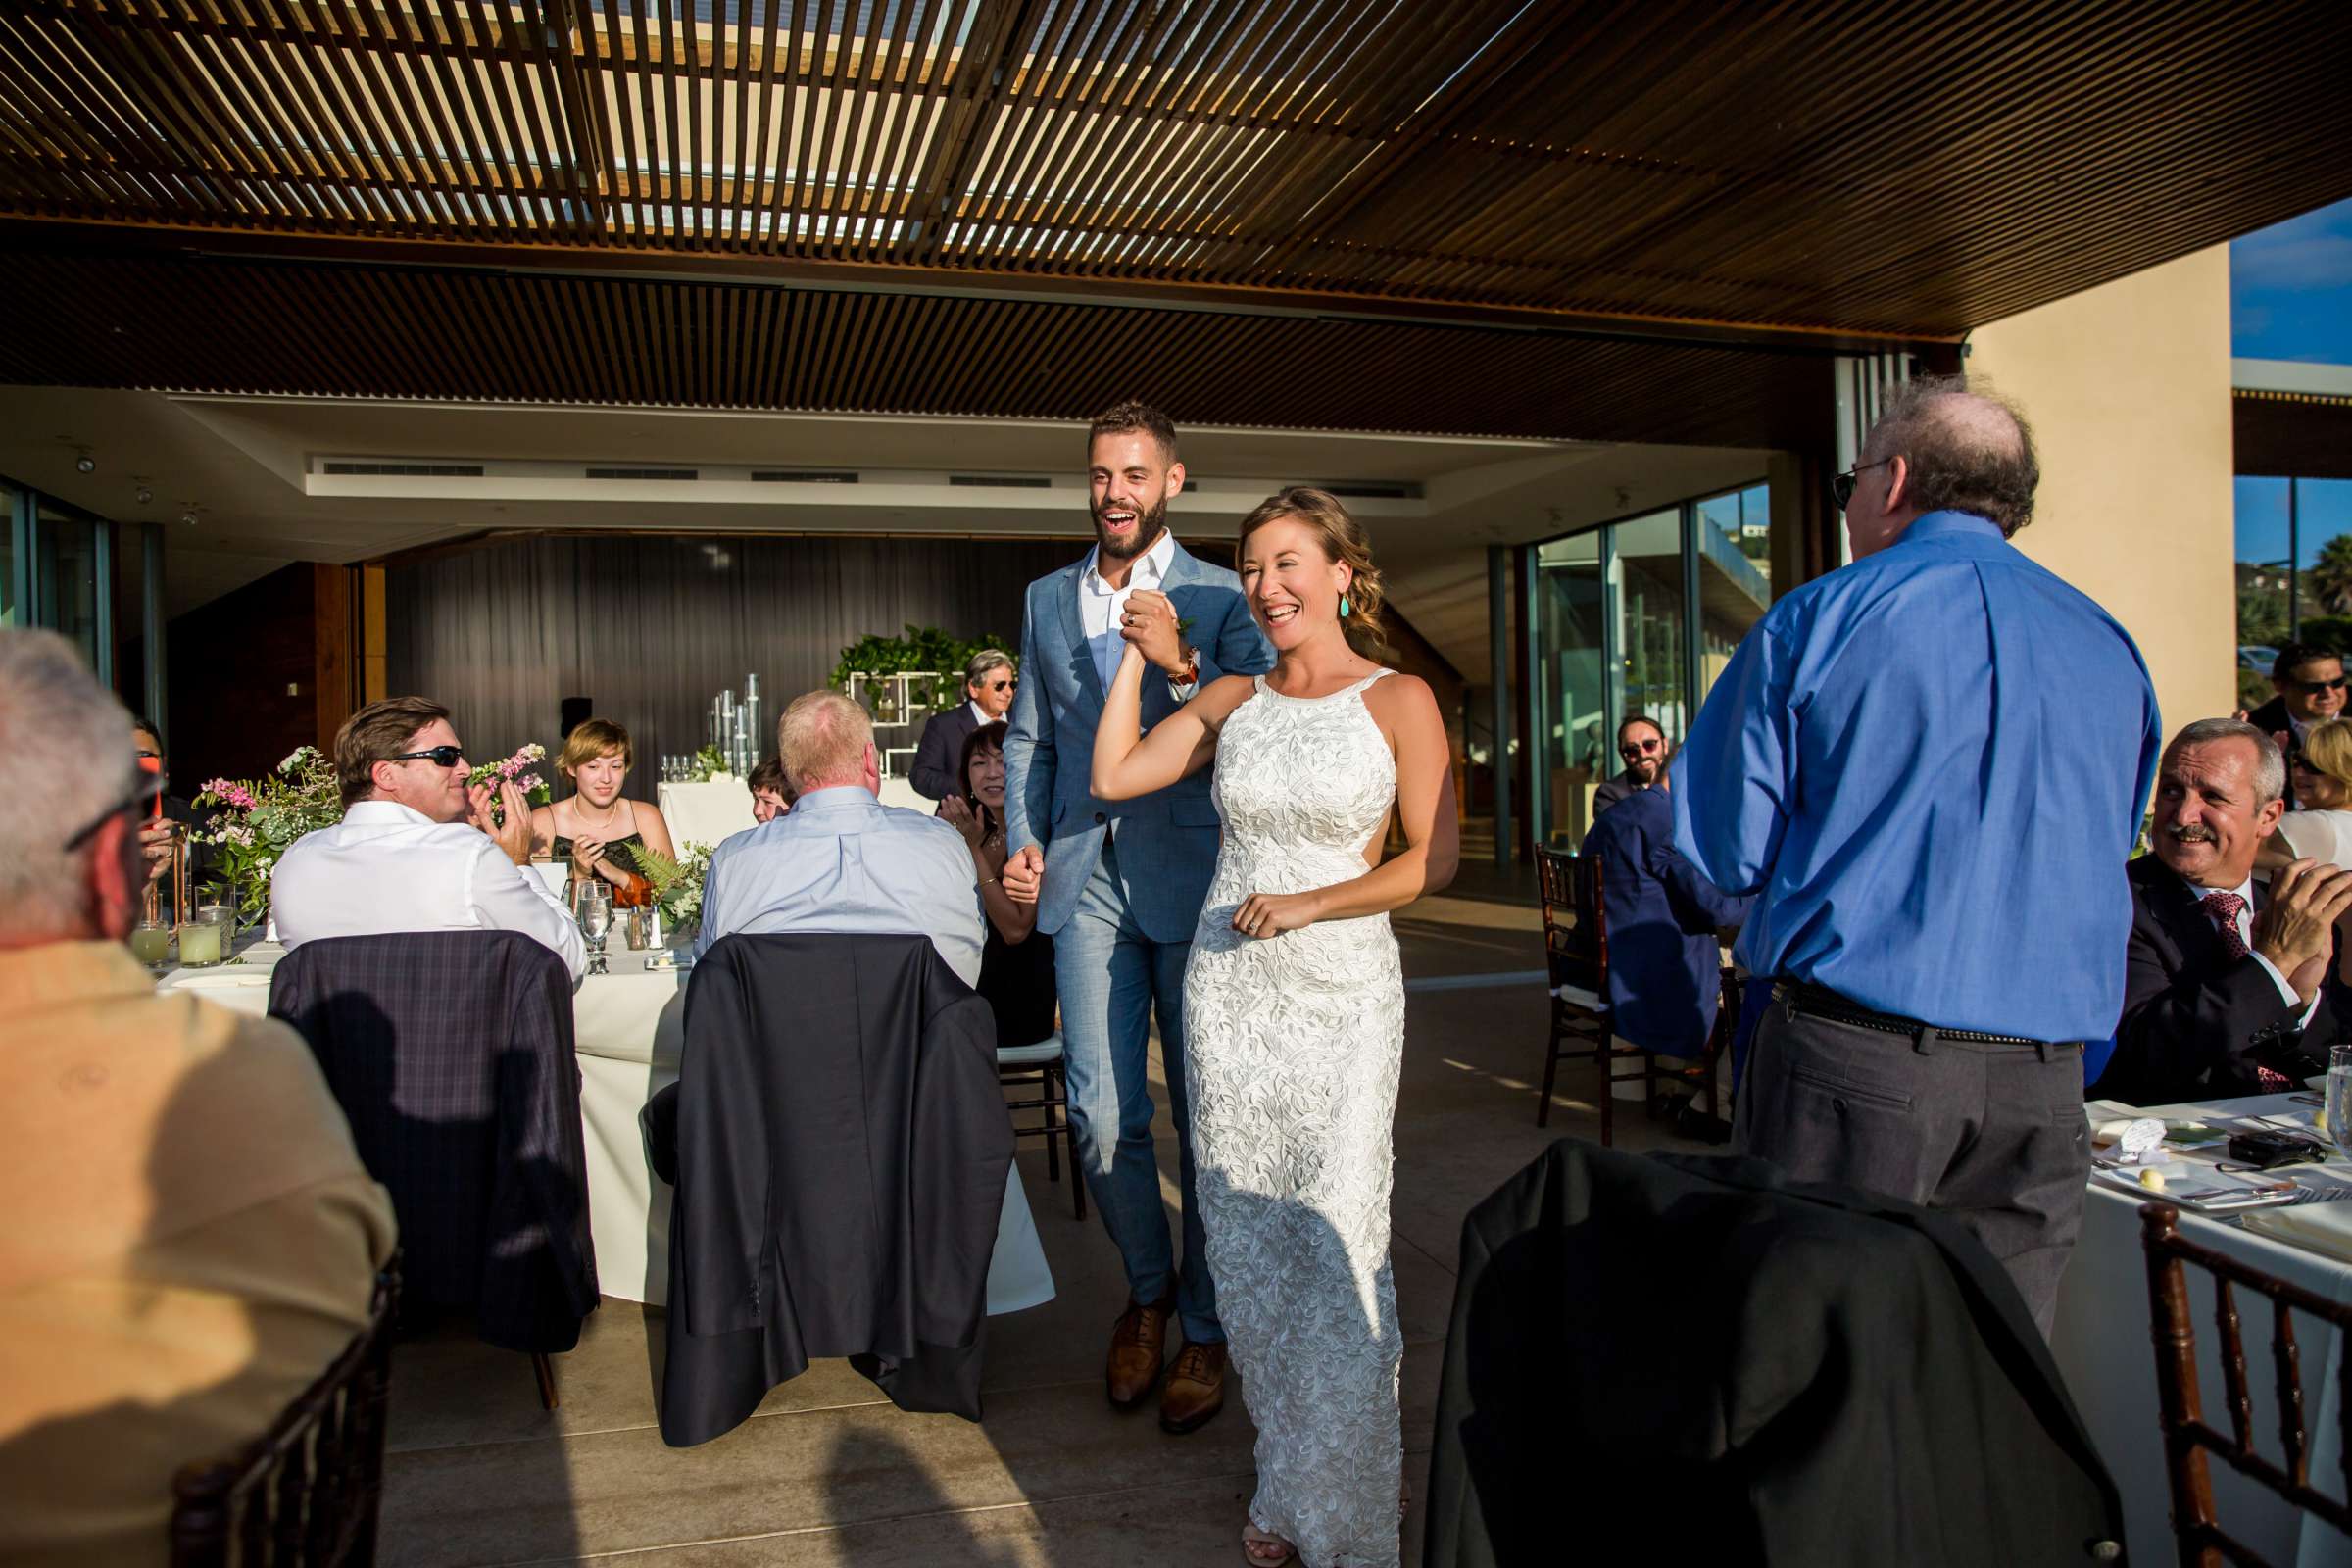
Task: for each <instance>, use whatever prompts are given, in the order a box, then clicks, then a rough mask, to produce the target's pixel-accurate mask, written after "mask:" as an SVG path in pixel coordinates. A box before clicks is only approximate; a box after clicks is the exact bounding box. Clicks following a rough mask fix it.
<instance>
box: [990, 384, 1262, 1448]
mask: <svg viewBox="0 0 2352 1568" xmlns="http://www.w3.org/2000/svg"><path fill="white" fill-rule="evenodd" d="M1087 465H1088V468H1089V474H1090V482H1091V486H1092V492H1091V493H1092V500H1091V503H1090V504H1091V506H1092V509H1093V513H1094V522H1095V548H1094V549H1093V550H1092V551H1091V552H1089V553H1088V555H1087V557H1086V559H1085V560H1083V561H1080V562H1077V563H1075V564H1072V565H1069V566H1065V567H1063V568H1062V569H1061V570H1060V571H1056V572H1054V573H1052V574H1051V575H1048V576H1045V577H1040V578H1039V579H1038V580H1037V581H1035V582H1033V583H1031V584H1030V585H1029V594H1028V602H1027V605H1026V607H1025V609H1024V611H1023V613H1022V621H1021V679H1020V682H1019V684H1018V686H1016V687H1015V688H1014V692H1013V699H1012V721H1011V729H1010V731H1009V733H1007V734H1006V736H1005V840H1006V846H1007V848H1008V849H1009V850H1010V852H1011V854H1010V858H1008V859H1007V860H1006V861H1005V872H1004V879H1005V892H1007V893H1008V894H1010V895H1011V896H1012V897H1014V898H1016V899H1022V900H1024V901H1026V900H1035V901H1036V902H1037V904H1038V913H1037V929H1038V930H1040V931H1042V932H1044V933H1045V934H1046V935H1048V936H1051V937H1052V938H1053V939H1054V979H1055V982H1056V985H1057V987H1058V989H1059V990H1060V993H1061V1037H1062V1048H1063V1051H1064V1066H1065V1069H1066V1071H1067V1074H1068V1079H1069V1095H1070V1134H1071V1144H1072V1147H1073V1159H1072V1163H1074V1164H1075V1165H1076V1166H1077V1167H1078V1169H1079V1171H1080V1172H1082V1173H1083V1175H1084V1177H1085V1180H1086V1186H1087V1191H1088V1193H1089V1194H1091V1195H1092V1196H1093V1198H1094V1200H1095V1203H1096V1206H1097V1207H1098V1208H1099V1209H1101V1210H1102V1214H1103V1227H1104V1228H1105V1229H1107V1230H1108V1231H1109V1232H1110V1239H1111V1240H1112V1241H1113V1242H1114V1243H1116V1244H1117V1246H1118V1249H1119V1255H1120V1257H1121V1258H1122V1259H1123V1260H1124V1261H1125V1263H1126V1266H1127V1290H1128V1296H1129V1302H1128V1306H1127V1310H1126V1311H1125V1312H1123V1313H1121V1314H1120V1317H1119V1321H1118V1324H1117V1326H1116V1328H1114V1329H1113V1331H1112V1333H1111V1342H1110V1354H1109V1358H1108V1361H1107V1364H1106V1366H1105V1368H1104V1377H1103V1381H1104V1387H1105V1391H1106V1392H1107V1393H1108V1394H1109V1396H1110V1401H1111V1403H1113V1404H1115V1405H1118V1406H1119V1407H1121V1408H1122V1409H1124V1408H1130V1407H1132V1406H1134V1405H1137V1404H1140V1403H1142V1402H1143V1399H1144V1397H1145V1396H1147V1395H1149V1394H1150V1393H1151V1392H1152V1387H1153V1386H1154V1385H1155V1384H1158V1383H1159V1381H1160V1372H1161V1363H1162V1359H1163V1346H1164V1345H1165V1342H1166V1336H1167V1324H1168V1319H1169V1317H1170V1316H1171V1315H1173V1316H1175V1317H1176V1318H1177V1319H1178V1321H1179V1324H1180V1326H1181V1328H1182V1329H1183V1332H1184V1345H1183V1348H1182V1349H1181V1351H1180V1352H1179V1353H1178V1355H1177V1356H1176V1359H1175V1364H1174V1365H1173V1366H1172V1367H1171V1368H1169V1369H1168V1372H1167V1382H1166V1386H1165V1387H1164V1388H1163V1389H1162V1390H1161V1393H1160V1401H1159V1422H1160V1425H1161V1427H1163V1428H1164V1429H1166V1430H1167V1431H1170V1432H1179V1433H1181V1432H1190V1431H1193V1430H1194V1429H1195V1428H1197V1427H1199V1426H1200V1425H1201V1424H1202V1423H1203V1422H1205V1421H1207V1420H1208V1419H1209V1418H1210V1417H1211V1416H1213V1415H1215V1414H1216V1413H1217V1411H1218V1410H1219V1409H1220V1408H1222V1406H1223V1403H1224V1397H1225V1396H1224V1387H1225V1330H1224V1329H1223V1327H1222V1326H1220V1325H1219V1324H1218V1322H1217V1307H1216V1292H1215V1288H1214V1286H1212V1285H1211V1284H1210V1282H1209V1277H1208V1261H1207V1255H1206V1249H1205V1246H1204V1244H1203V1242H1202V1240H1201V1217H1200V1211H1199V1209H1198V1208H1197V1207H1196V1205H1195V1203H1194V1201H1193V1146H1192V1130H1193V1124H1192V1107H1191V1104H1190V1103H1189V1102H1188V1100H1187V1098H1186V1095H1185V1085H1184V969H1185V963H1186V960H1187V959H1188V958H1190V957H1191V956H1192V943H1193V927H1194V925H1195V924H1196V923H1198V921H1199V920H1200V918H1201V905H1202V904H1203V903H1204V902H1205V901H1206V900H1207V898H1208V883H1209V878H1210V877H1211V876H1212V875H1213V874H1214V872H1215V870H1216V859H1217V830H1218V823H1217V809H1216V806H1215V804H1214V802H1213V801H1212V800H1211V799H1210V797H1209V777H1210V775H1209V774H1208V773H1207V772H1201V773H1197V774H1195V775H1193V776H1192V777H1191V778H1188V779H1184V780H1182V781H1180V782H1178V783H1175V784H1171V785H1170V786H1168V787H1167V788H1166V789H1164V790H1161V791H1159V792H1158V793H1157V794H1154V795H1146V796H1143V797H1141V798H1140V799H1137V800H1132V801H1099V800H1097V799H1095V797H1094V795H1093V793H1092V792H1091V791H1090V790H1089V788H1088V783H1089V775H1090V773H1091V770H1092V760H1093V757H1094V749H1095V726H1096V725H1097V724H1098V723H1099V722H1100V721H1101V720H1102V716H1103V694H1104V693H1105V692H1107V691H1108V690H1109V689H1110V680H1111V676H1112V674H1113V673H1114V672H1115V671H1116V670H1117V669H1118V663H1119V658H1120V656H1121V655H1122V654H1124V653H1125V652H1126V646H1127V644H1128V643H1129V642H1133V643H1135V644H1136V645H1137V646H1138V647H1140V648H1141V649H1142V650H1143V652H1144V657H1145V658H1147V659H1149V660H1150V661H1151V662H1152V663H1154V664H1156V665H1158V666H1159V668H1160V669H1161V671H1162V672H1163V673H1164V675H1165V677H1166V678H1165V679H1147V680H1146V681H1145V682H1144V704H1143V706H1144V711H1143V722H1144V727H1145V728H1146V729H1149V728H1151V727H1152V725H1153V724H1156V723H1158V722H1159V721H1160V720H1161V719H1163V718H1165V717H1167V716H1168V715H1169V714H1170V713H1172V712H1174V711H1176V710H1177V709H1178V708H1180V707H1181V706H1183V705H1184V703H1186V702H1187V701H1189V700H1190V699H1191V697H1192V695H1193V694H1194V692H1196V691H1197V690H1199V689H1200V687H1201V685H1203V684H1205V683H1206V682H1208V681H1212V680H1215V679H1216V678H1217V677H1218V676H1219V675H1229V674H1238V675H1262V674H1264V673H1265V672H1266V671H1267V670H1269V669H1271V668H1273V667H1274V652H1273V650H1272V649H1271V648H1270V647H1268V646H1267V644H1266V640H1265V637H1264V635H1263V634H1262V633H1260V632H1259V630H1258V628H1257V622H1256V621H1255V620H1254V619H1253V618H1251V616H1250V607H1249V606H1248V605H1247V604H1245V603H1244V602H1243V599H1242V591H1241V579H1240V578H1238V577H1236V576H1235V575H1234V574H1233V573H1232V572H1231V571H1229V570H1227V569H1226V568H1224V567H1222V566H1213V565H1210V564H1207V563H1206V562H1202V561H1197V560H1195V559H1194V558H1193V557H1192V556H1191V555H1189V554H1187V553H1186V552H1185V550H1184V548H1183V547H1182V546H1181V545H1179V544H1177V543H1176V540H1175V537H1174V536H1173V535H1171V534H1170V533H1169V532H1168V528H1167V508H1168V502H1169V501H1170V500H1172V499H1174V498H1175V497H1176V496H1178V495H1181V494H1182V493H1183V491H1184V465H1183V464H1182V463H1181V462H1179V461H1178V459H1177V454H1176V429H1175V426H1174V425H1172V424H1170V423H1169V422H1168V417H1167V416H1166V415H1163V414H1161V413H1159V412H1158V411H1157V410H1155V409H1152V408H1149V407H1147V406H1145V405H1143V404H1141V403H1123V404H1121V405H1119V406H1118V407H1117V408H1115V409H1112V410H1111V411H1110V412H1108V413H1107V414H1104V415H1103V417H1101V418H1099V419H1097V420H1096V421H1095V422H1094V426H1093V428H1092V429H1091V430H1090V431H1089V432H1088V434H1087ZM1155 1010H1156V1012H1157V1013H1158V1016H1159V1044H1160V1055H1161V1059H1162V1061H1163V1063H1164V1064H1165V1066H1166V1070H1167V1085H1168V1105H1169V1109H1170V1110H1172V1111H1173V1112H1174V1113H1175V1120H1176V1145H1177V1151H1178V1169H1179V1172H1180V1182H1179V1186H1180V1190H1181V1193H1182V1198H1183V1220H1184V1225H1183V1230H1184V1254H1183V1257H1182V1259H1181V1262H1180V1261H1179V1260H1178V1259H1177V1257H1176V1256H1175V1254H1174V1252H1173V1251H1172V1250H1171V1249H1170V1246H1169V1241H1168V1223H1167V1217H1166V1214H1165V1212H1164V1210H1163V1208H1162V1205H1161V1201H1160V1196H1159V1165H1158V1161H1157V1159H1156V1157H1155V1156H1154V1154H1153V1152H1152V1089H1151V1082H1150V1072H1149V1065H1148V1040H1149V1034H1150V1030H1151V1022H1152V1013H1153V1012H1154V1011H1155Z"/></svg>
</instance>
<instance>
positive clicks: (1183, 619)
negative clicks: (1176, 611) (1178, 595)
mask: <svg viewBox="0 0 2352 1568" xmlns="http://www.w3.org/2000/svg"><path fill="white" fill-rule="evenodd" d="M1192 629H1193V617H1192V616H1190V615H1179V616H1178V617H1177V618H1176V635H1177V636H1179V637H1181V636H1183V635H1184V634H1185V633H1186V632H1188V631H1191V630H1192Z"/></svg>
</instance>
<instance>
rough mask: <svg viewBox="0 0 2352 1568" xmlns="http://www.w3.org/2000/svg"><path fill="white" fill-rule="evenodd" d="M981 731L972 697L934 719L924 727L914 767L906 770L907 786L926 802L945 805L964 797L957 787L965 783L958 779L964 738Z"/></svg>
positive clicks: (936, 714)
mask: <svg viewBox="0 0 2352 1568" xmlns="http://www.w3.org/2000/svg"><path fill="white" fill-rule="evenodd" d="M979 727H980V721H979V720H978V719H976V718H974V717H973V716H972V704H971V700H970V699H969V698H968V697H967V698H966V699H965V700H964V701H962V702H960V703H957V704H956V706H955V707H954V708H951V709H949V710H948V711H946V712H944V713H933V714H932V715H931V717H930V720H929V721H928V722H927V723H925V724H924V725H923V738H922V739H921V740H920V741H918V742H916V743H915V752H914V765H913V766H912V767H910V768H908V769H907V782H908V783H909V784H912V785H913V786H914V793H915V794H917V795H920V796H921V797H922V798H923V799H924V800H926V801H944V800H946V799H947V798H948V797H949V796H951V795H960V794H962V793H963V792H962V791H961V790H960V789H958V788H957V787H956V786H957V785H958V784H960V783H961V782H962V781H961V780H960V779H958V778H956V759H958V758H960V757H961V756H962V755H963V739H964V737H965V736H967V735H969V734H971V732H972V731H974V730H976V729H978V728H979Z"/></svg>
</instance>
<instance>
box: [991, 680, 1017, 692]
mask: <svg viewBox="0 0 2352 1568" xmlns="http://www.w3.org/2000/svg"><path fill="white" fill-rule="evenodd" d="M988 689H989V690H990V691H992V692H1008V691H1010V690H1012V682H1011V681H1008V680H992V681H990V682H989V683H988Z"/></svg>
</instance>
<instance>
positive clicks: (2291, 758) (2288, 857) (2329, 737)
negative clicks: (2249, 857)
mask: <svg viewBox="0 0 2352 1568" xmlns="http://www.w3.org/2000/svg"><path fill="white" fill-rule="evenodd" d="M2287 777H2288V780H2289V782H2290V783H2291V784H2292V785H2293V789H2294V794H2293V797H2292V798H2293V800H2294V803H2295V809H2293V810H2291V811H2289V812H2287V813H2286V814H2285V815H2284V816H2282V817H2280V818H2279V819H2278V832H2277V833H2276V834H2274V835H2272V836H2271V838H2270V839H2269V840H2267V841H2266V842H2265V843H2264V844H2263V845H2262V847H2261V848H2260V849H2258V850H2256V851H2255V852H2254V867H2255V869H2256V870H2258V871H2275V870H2277V869H2278V868H2279V867H2280V866H2282V865H2286V864H2288V863H2289V862H2291V861H2294V860H2304V859H2309V860H2320V861H2324V862H2325V863H2327V864H2329V865H2340V866H2342V867H2344V868H2345V869H2346V870H2352V720H2347V719H2341V718H2327V719H2322V720H2321V721H2320V722H2318V723H2316V724H2314V725H2312V726H2311V727H2310V728H2309V729H2307V730H2305V731H2304V732H2303V744H2302V745H2301V746H2300V747H2298V748H2296V749H2294V750H2293V751H2290V752H2289V753H2288V754H2287Z"/></svg>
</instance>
